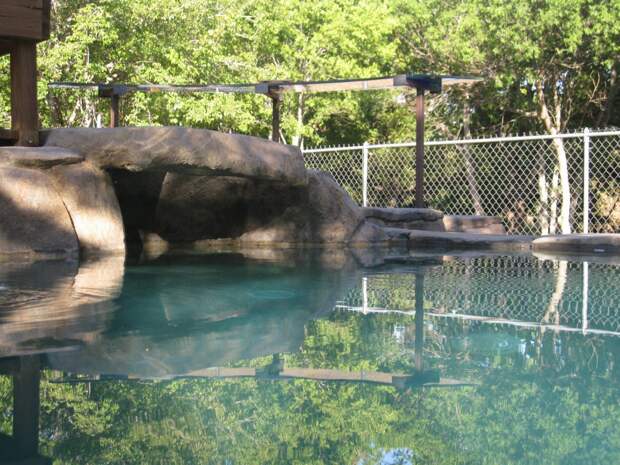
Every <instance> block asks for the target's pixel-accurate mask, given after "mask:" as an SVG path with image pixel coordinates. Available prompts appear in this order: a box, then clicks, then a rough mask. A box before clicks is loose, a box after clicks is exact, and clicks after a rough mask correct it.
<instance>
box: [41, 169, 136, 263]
mask: <svg viewBox="0 0 620 465" xmlns="http://www.w3.org/2000/svg"><path fill="white" fill-rule="evenodd" d="M49 173H50V176H51V177H52V178H53V180H54V185H55V187H56V190H57V191H58V193H59V194H60V197H61V198H62V201H63V202H64V204H65V206H66V208H67V210H68V211H69V215H70V216H71V220H72V222H73V226H74V228H75V232H76V234H77V238H78V241H79V245H80V248H81V249H82V250H84V251H87V252H106V253H107V252H120V253H123V252H124V251H125V235H124V230H123V220H122V216H121V212H120V208H119V205H118V200H117V198H116V194H115V193H114V188H113V187H112V182H111V180H110V178H109V176H108V175H107V173H106V172H105V171H103V170H101V169H99V168H97V167H95V166H93V165H92V164H90V163H86V162H85V163H80V164H78V165H67V166H57V167H54V168H52V169H51V170H49Z"/></svg>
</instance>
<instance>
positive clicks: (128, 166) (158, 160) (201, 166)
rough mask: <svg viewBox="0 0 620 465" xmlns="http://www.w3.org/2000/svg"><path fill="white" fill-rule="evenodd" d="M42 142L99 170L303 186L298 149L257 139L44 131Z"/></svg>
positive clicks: (186, 131)
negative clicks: (80, 157)
mask: <svg viewBox="0 0 620 465" xmlns="http://www.w3.org/2000/svg"><path fill="white" fill-rule="evenodd" d="M41 137H42V140H43V141H44V145H45V146H58V147H65V148H68V149H72V150H76V151H78V152H79V153H80V154H82V155H83V156H84V157H85V158H86V159H87V160H89V161H91V162H92V163H93V164H95V165H96V166H99V167H101V168H115V169H124V170H129V171H146V170H156V171H169V172H175V173H185V174H196V175H218V176H239V177H245V178H251V179H260V180H268V181H278V182H282V183H285V184H288V185H292V186H301V185H305V184H306V169H305V167H304V161H303V157H302V155H301V151H300V150H299V148H297V147H293V146H290V145H283V144H278V143H275V142H271V141H268V140H265V139H260V138H257V137H251V136H243V135H239V134H226V133H223V132H218V131H210V130H208V129H192V128H182V127H149V128H129V127H126V128H97V129H91V128H70V129H49V130H46V131H42V134H41Z"/></svg>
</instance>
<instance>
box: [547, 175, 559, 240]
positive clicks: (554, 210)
mask: <svg viewBox="0 0 620 465" xmlns="http://www.w3.org/2000/svg"><path fill="white" fill-rule="evenodd" d="M559 185H560V177H559V176H558V170H557V169H555V168H554V170H553V176H552V177H551V196H550V199H549V203H550V206H549V234H555V233H556V232H557V227H558V188H559Z"/></svg>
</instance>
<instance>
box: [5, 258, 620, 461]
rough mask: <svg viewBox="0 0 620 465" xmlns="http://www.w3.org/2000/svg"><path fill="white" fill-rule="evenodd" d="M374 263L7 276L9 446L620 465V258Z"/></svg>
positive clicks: (323, 261)
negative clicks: (610, 260)
mask: <svg viewBox="0 0 620 465" xmlns="http://www.w3.org/2000/svg"><path fill="white" fill-rule="evenodd" d="M384 258H385V257H384ZM359 262H360V260H359V259H356V258H355V256H348V255H341V254H335V255H334V256H329V257H327V258H326V257H325V254H323V256H320V257H315V256H313V257H310V258H309V257H306V256H305V254H292V255H287V254H285V253H284V254H283V253H276V254H269V253H267V252H265V251H261V252H259V253H252V254H241V253H236V254H231V253H228V254H213V255H192V256H165V255H164V256H160V257H157V258H154V259H150V260H143V261H140V262H137V263H134V264H125V263H124V261H123V260H122V259H119V258H114V257H112V258H107V259H105V260H103V261H98V262H90V263H86V264H83V265H81V266H78V264H77V263H74V262H66V261H55V262H40V263H37V264H35V265H20V264H3V265H2V267H1V270H2V271H0V286H1V287H0V296H1V297H0V308H1V313H0V357H1V358H0V372H2V373H4V374H3V375H2V376H0V434H1V436H0V451H2V453H1V454H0V455H2V454H3V455H4V456H5V458H6V457H8V456H9V455H13V456H17V455H20V454H21V456H23V457H26V456H30V457H33V456H34V454H35V453H36V449H37V448H38V451H39V452H38V453H39V455H40V456H43V457H46V458H49V459H50V460H52V461H53V462H54V463H72V464H74V463H84V464H86V463H89V464H90V463H119V464H120V463H123V464H127V463H188V464H198V463H213V464H256V463H299V464H302V463H304V464H305V463H312V464H320V463H325V464H327V463H329V464H333V463H343V464H359V465H361V464H378V463H381V464H414V463H415V464H419V463H424V464H507V463H528V464H537V463H541V464H542V463H545V464H546V463H552V464H555V463H558V464H559V463H561V464H578V463H579V464H581V463H619V462H620V424H619V423H618V422H617V418H619V416H620V368H619V364H620V307H619V306H618V303H617V302H618V298H619V297H620V267H619V266H618V265H614V264H603V263H594V262H589V261H588V260H587V259H586V258H584V259H581V260H577V261H562V260H555V259H543V258H536V257H533V256H531V255H484V256H483V255H468V256H446V255H436V254H432V253H427V254H423V255H422V254H419V255H416V256H407V257H394V256H390V257H387V259H383V260H380V261H374V262H373V263H368V262H367V261H366V262H365V263H366V265H367V266H361V265H359ZM368 265H373V266H368ZM13 383H14V384H15V386H16V389H15V390H13V388H12V384H13ZM13 402H15V411H13V408H12V405H13ZM37 414H38V417H39V421H38V424H37V422H36V420H37ZM14 428H15V429H14Z"/></svg>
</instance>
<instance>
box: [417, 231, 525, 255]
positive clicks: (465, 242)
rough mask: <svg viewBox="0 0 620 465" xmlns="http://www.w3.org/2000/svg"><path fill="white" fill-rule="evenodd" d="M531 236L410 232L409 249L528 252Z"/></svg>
mask: <svg viewBox="0 0 620 465" xmlns="http://www.w3.org/2000/svg"><path fill="white" fill-rule="evenodd" d="M533 239H534V237H533V236H508V235H504V234H472V233H456V232H433V231H410V232H409V235H408V245H409V248H410V249H417V248H424V247H441V248H445V249H461V250H464V249H481V250H501V251H521V250H529V249H530V247H531V243H532V240H533Z"/></svg>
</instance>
